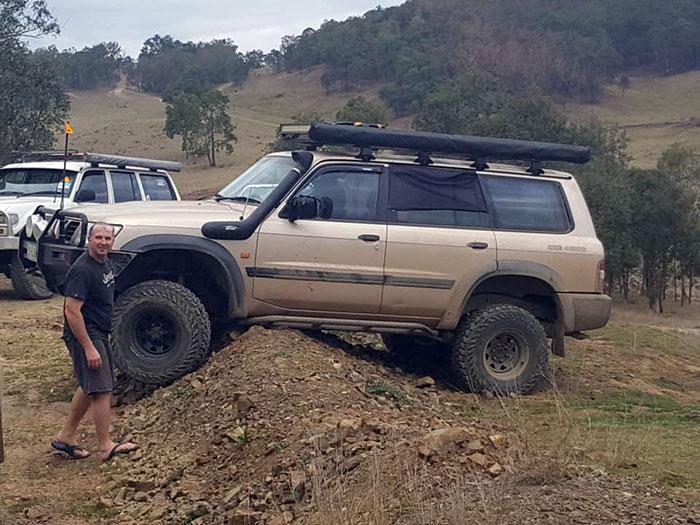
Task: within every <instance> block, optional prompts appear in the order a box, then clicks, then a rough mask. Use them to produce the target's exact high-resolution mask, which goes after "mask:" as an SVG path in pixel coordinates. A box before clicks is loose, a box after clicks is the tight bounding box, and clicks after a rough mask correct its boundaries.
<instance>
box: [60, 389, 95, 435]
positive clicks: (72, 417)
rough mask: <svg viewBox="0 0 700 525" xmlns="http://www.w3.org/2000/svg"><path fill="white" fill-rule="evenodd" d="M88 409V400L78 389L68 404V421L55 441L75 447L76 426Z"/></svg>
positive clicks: (81, 390)
mask: <svg viewBox="0 0 700 525" xmlns="http://www.w3.org/2000/svg"><path fill="white" fill-rule="evenodd" d="M88 408H90V399H89V398H88V396H86V395H85V392H83V389H82V388H80V387H78V388H77V390H76V391H75V394H73V399H72V400H71V402H70V411H69V412H68V419H67V420H66V423H65V424H64V425H63V428H62V429H61V431H60V432H59V433H58V436H56V439H58V440H59V441H62V442H63V443H65V444H66V445H76V444H77V443H78V440H77V437H78V426H79V425H80V422H81V421H82V419H83V416H85V412H87V409H88Z"/></svg>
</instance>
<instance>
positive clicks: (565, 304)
mask: <svg viewBox="0 0 700 525" xmlns="http://www.w3.org/2000/svg"><path fill="white" fill-rule="evenodd" d="M558 296H559V302H560V304H561V308H562V312H563V314H564V315H563V317H564V332H565V333H567V334H569V333H572V332H581V331H583V330H595V329H596V328H602V327H603V326H605V325H606V324H608V321H609V320H610V308H611V306H612V300H611V299H610V297H608V296H607V295H604V294H597V293H560V294H558Z"/></svg>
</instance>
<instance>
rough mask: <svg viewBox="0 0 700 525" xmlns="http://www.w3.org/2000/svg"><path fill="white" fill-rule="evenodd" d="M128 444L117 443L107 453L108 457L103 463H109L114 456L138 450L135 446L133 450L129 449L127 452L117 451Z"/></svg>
mask: <svg viewBox="0 0 700 525" xmlns="http://www.w3.org/2000/svg"><path fill="white" fill-rule="evenodd" d="M128 444H129V443H117V444H116V445H114V446H113V447H112V450H110V451H109V455H108V456H107V457H106V458H105V459H104V461H109V460H110V459H112V458H113V457H114V456H119V455H126V454H131V453H132V452H135V451H136V450H138V448H139V446H138V445H135V446H134V448H130V449H127V450H117V449H118V448H119V447H123V446H124V445H128Z"/></svg>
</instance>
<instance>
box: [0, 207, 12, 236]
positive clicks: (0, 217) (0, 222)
mask: <svg viewBox="0 0 700 525" xmlns="http://www.w3.org/2000/svg"><path fill="white" fill-rule="evenodd" d="M10 233H11V232H10V226H9V220H8V219H7V215H5V214H4V213H2V212H1V211H0V237H7V236H8V235H10Z"/></svg>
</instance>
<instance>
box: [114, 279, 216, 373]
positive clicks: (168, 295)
mask: <svg viewBox="0 0 700 525" xmlns="http://www.w3.org/2000/svg"><path fill="white" fill-rule="evenodd" d="M210 339H211V325H210V321H209V315H208V314H207V311H206V310H205V308H204V305H203V304H202V302H201V301H200V300H199V298H198V297H197V296H196V295H195V294H193V293H192V292H191V291H190V290H189V289H187V288H185V287H184V286H182V285H180V284H177V283H173V282H170V281H146V282H143V283H140V284H137V285H135V286H133V287H132V288H129V289H128V290H127V291H126V292H124V293H123V294H122V295H121V296H119V298H118V299H117V302H116V304H115V305H114V315H113V326H112V337H111V340H110V341H111V348H112V352H113V354H114V360H115V363H116V365H117V367H118V368H119V369H120V370H122V371H123V372H124V373H125V374H126V375H128V376H129V377H131V378H132V379H135V380H137V381H140V382H142V383H146V384H149V385H157V386H162V385H167V384H169V383H172V382H173V381H175V380H176V379H179V378H180V377H182V376H183V375H185V374H187V373H189V372H192V371H193V370H196V369H197V368H199V366H201V365H202V363H203V362H204V361H205V360H206V359H207V356H208V355H209V342H210Z"/></svg>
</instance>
